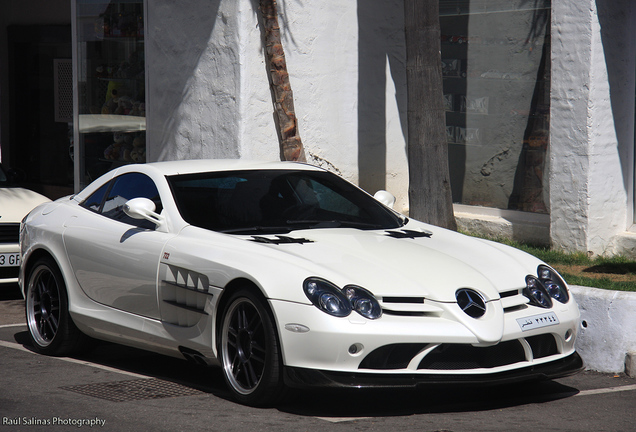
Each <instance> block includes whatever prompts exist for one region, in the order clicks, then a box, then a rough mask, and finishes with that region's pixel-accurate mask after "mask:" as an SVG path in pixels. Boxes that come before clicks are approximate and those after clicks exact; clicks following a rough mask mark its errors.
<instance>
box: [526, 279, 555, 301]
mask: <svg viewBox="0 0 636 432" xmlns="http://www.w3.org/2000/svg"><path fill="white" fill-rule="evenodd" d="M523 294H524V295H525V296H526V297H528V298H529V299H530V303H532V304H533V305H535V306H539V307H542V308H546V309H549V308H551V307H552V299H550V295H549V294H548V292H547V291H546V289H545V287H544V286H543V284H542V283H541V281H539V279H537V278H536V277H535V276H526V289H525V290H524V291H523Z"/></svg>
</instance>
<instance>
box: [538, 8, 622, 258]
mask: <svg viewBox="0 0 636 432" xmlns="http://www.w3.org/2000/svg"><path fill="white" fill-rule="evenodd" d="M619 3H620V4H617V2H610V3H606V2H605V1H597V0H585V1H581V0H558V1H554V2H553V5H552V91H551V107H550V111H551V125H550V126H551V127H550V140H551V142H550V148H551V152H550V155H551V158H550V166H551V171H550V208H551V229H550V232H551V239H552V243H553V245H554V246H556V247H558V248H561V249H566V250H578V251H590V252H593V253H595V254H605V253H608V252H611V251H610V250H609V244H610V242H611V240H612V239H613V238H614V237H615V236H617V235H620V234H621V233H623V232H625V231H626V230H627V229H628V228H629V226H630V225H631V217H632V216H631V215H632V214H631V212H630V211H628V208H629V207H630V206H631V205H632V204H631V203H632V198H631V194H632V184H633V183H632V182H633V179H632V177H633V168H632V166H633V161H632V155H633V147H634V133H633V118H634V87H633V86H634V62H633V36H634V33H633V30H632V28H630V27H633V26H630V22H632V21H633V9H634V7H633V5H632V3H631V2H629V1H622V2H619ZM617 44H622V45H624V46H623V51H620V50H617V49H616V48H617V46H616V45H617ZM623 56H624V57H625V58H624V59H623V58H622V57H623ZM628 57H631V58H632V59H631V60H628ZM630 116H631V117H630ZM630 119H631V120H630Z"/></svg>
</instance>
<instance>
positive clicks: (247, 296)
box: [219, 289, 283, 405]
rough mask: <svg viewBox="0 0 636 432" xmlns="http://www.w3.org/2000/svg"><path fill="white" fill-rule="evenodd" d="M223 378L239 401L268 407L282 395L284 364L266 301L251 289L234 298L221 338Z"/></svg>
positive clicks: (234, 295) (225, 314)
mask: <svg viewBox="0 0 636 432" xmlns="http://www.w3.org/2000/svg"><path fill="white" fill-rule="evenodd" d="M219 350H220V357H221V362H222V365H223V376H224V378H225V381H226V383H227V385H228V387H229V388H230V391H231V392H232V394H233V396H234V397H235V399H236V400H238V401H239V402H241V403H244V404H247V405H268V404H272V403H274V402H276V401H277V400H278V397H279V396H280V395H281V394H282V391H281V390H282V389H283V380H282V367H281V364H282V361H281V359H280V349H279V343H278V337H277V335H276V330H275V328H274V320H273V318H272V315H271V312H270V311H269V307H268V305H267V302H266V300H265V299H263V298H262V296H260V295H259V294H257V293H255V292H253V291H252V290H250V289H240V290H238V291H237V292H235V293H234V294H232V295H231V297H230V299H229V300H228V302H227V307H226V308H225V310H224V312H223V320H222V324H221V334H220V349H219Z"/></svg>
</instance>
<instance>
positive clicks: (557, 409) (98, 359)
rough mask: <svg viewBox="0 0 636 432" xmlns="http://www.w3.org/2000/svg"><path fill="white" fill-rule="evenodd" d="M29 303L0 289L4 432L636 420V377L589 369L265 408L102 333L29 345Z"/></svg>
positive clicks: (459, 431) (517, 427) (499, 426)
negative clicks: (36, 347) (57, 348)
mask: <svg viewBox="0 0 636 432" xmlns="http://www.w3.org/2000/svg"><path fill="white" fill-rule="evenodd" d="M26 331H27V330H26V326H25V325H24V312H23V302H22V300H21V299H20V298H19V295H17V294H16V293H15V292H13V293H7V292H4V293H0V374H1V375H0V431H2V432H4V431H7V432H9V431H60V432H63V431H76V430H100V431H135V432H145V431H167V432H175V431H221V430H229V431H239V430H240V431H259V432H260V431H277V432H278V431H320V432H324V431H325V430H329V431H331V430H334V431H387V432H388V431H431V432H432V431H452V432H464V431H465V432H475V431H506V432H508V431H528V432H545V431H576V432H581V431H594V432H597V431H608V432H609V431H611V432H618V431H636V379H632V378H628V377H625V376H623V375H619V376H614V375H611V374H610V375H608V374H599V373H593V372H584V373H581V374H578V375H576V376H574V377H569V378H564V379H560V380H555V381H547V382H540V383H531V384H526V385H515V386H505V387H495V388H466V387H454V388H444V387H428V388H425V389H420V390H417V391H415V390H413V391H411V390H407V391H405V390H391V391H387V390H383V391H368V390H365V391H362V390H348V391H318V390H316V391H310V392H308V391H305V392H299V391H295V392H290V394H289V395H288V397H287V398H286V399H285V400H284V402H282V403H281V404H280V405H278V406H276V407H273V408H267V409H257V408H251V407H246V406H242V405H239V404H236V403H234V402H233V401H232V400H230V399H229V393H228V392H227V390H226V388H225V386H224V383H223V379H222V376H221V373H220V370H218V369H215V368H204V367H201V366H196V365H191V364H190V363H187V362H185V361H183V360H179V359H173V358H168V357H163V356H159V355H155V354H152V353H147V352H144V351H140V350H135V349H131V348H126V347H122V346H119V345H113V344H107V343H100V344H98V345H97V346H96V347H95V348H94V350H93V351H91V352H90V353H89V354H86V355H85V356H83V357H75V358H54V357H45V356H41V355H38V354H35V353H33V352H32V351H31V350H30V347H29V343H28V337H27V333H26Z"/></svg>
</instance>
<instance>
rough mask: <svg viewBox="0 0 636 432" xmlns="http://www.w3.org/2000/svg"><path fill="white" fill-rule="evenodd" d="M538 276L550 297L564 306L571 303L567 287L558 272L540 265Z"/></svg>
mask: <svg viewBox="0 0 636 432" xmlns="http://www.w3.org/2000/svg"><path fill="white" fill-rule="evenodd" d="M537 274H538V275H539V280H540V281H541V283H542V284H543V286H545V289H546V291H547V292H548V294H549V295H550V297H552V298H553V299H555V300H556V301H558V302H560V303H564V304H565V303H567V302H568V301H570V293H569V292H568V288H567V285H566V284H565V282H564V281H563V279H562V278H561V276H559V274H558V273H557V272H555V271H554V270H552V269H551V268H550V267H548V266H545V265H540V266H539V268H538V269H537Z"/></svg>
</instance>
